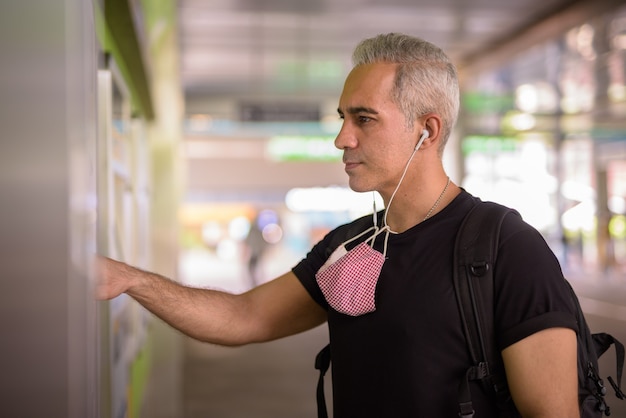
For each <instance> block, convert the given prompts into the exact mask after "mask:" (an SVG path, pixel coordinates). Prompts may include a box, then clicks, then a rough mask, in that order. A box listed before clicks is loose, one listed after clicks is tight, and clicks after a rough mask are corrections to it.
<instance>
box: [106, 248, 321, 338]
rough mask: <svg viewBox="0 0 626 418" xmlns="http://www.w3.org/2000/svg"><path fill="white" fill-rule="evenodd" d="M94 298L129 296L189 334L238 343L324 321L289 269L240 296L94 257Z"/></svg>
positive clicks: (276, 334) (304, 329)
mask: <svg viewBox="0 0 626 418" xmlns="http://www.w3.org/2000/svg"><path fill="white" fill-rule="evenodd" d="M97 274H98V285H97V288H96V297H97V298H98V299H100V300H107V299H112V298H114V297H116V296H119V295H120V294H122V293H126V294H128V295H130V296H131V297H132V298H134V299H135V300H137V301H138V302H139V303H140V304H142V305H143V306H144V307H146V308H147V309H148V310H149V311H151V312H152V313H154V314H155V315H156V316H158V317H159V318H161V319H162V320H164V321H165V322H167V323H168V324H170V325H171V326H172V327H174V328H176V329H178V330H180V331H181V332H183V333H185V334H187V335H188V336H190V337H193V338H196V339H198V340H201V341H206V342H210V343H214V344H220V345H229V346H235V345H243V344H248V343H252V342H261V341H270V340H274V339H277V338H280V337H286V336H289V335H293V334H297V333H299V332H302V331H306V330H308V329H311V328H313V327H315V326H317V325H320V324H322V323H324V322H325V321H326V311H324V309H322V308H321V307H320V306H319V305H318V304H317V303H316V302H315V301H314V300H313V299H312V298H311V296H310V295H309V294H308V292H307V291H306V290H305V288H304V286H302V284H301V283H300V281H299V280H298V279H297V278H296V276H295V275H294V274H293V273H292V272H289V273H286V274H284V275H282V276H280V277H278V278H277V279H275V280H273V281H270V282H268V283H265V284H263V285H261V286H259V287H256V288H254V289H252V290H250V291H248V292H246V293H243V294H241V295H234V294H230V293H226V292H221V291H217V290H209V289H197V288H191V287H186V286H183V285H181V284H179V283H176V282H174V281H172V280H169V279H167V278H165V277H162V276H159V275H157V274H154V273H149V272H145V271H143V270H139V269H137V268H134V267H131V266H129V265H127V264H124V263H120V262H118V261H115V260H111V259H109V258H105V257H98V259H97Z"/></svg>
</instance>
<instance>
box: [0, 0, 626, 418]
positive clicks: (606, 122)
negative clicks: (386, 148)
mask: <svg viewBox="0 0 626 418" xmlns="http://www.w3.org/2000/svg"><path fill="white" fill-rule="evenodd" d="M386 32H404V33H407V34H411V35H416V36H420V37H422V38H425V39H427V40H429V41H431V42H433V43H435V44H437V45H439V46H440V47H442V48H443V49H444V50H445V51H446V52H447V53H448V54H449V55H450V57H451V58H452V60H453V61H454V62H455V63H456V64H457V66H458V70H459V75H460V79H461V91H462V106H461V114H460V118H459V123H458V125H457V127H456V129H455V130H454V132H453V136H452V138H451V139H450V142H449V144H448V146H447V150H446V153H445V155H444V165H445V166H446V169H447V171H448V173H449V174H450V176H451V178H452V180H453V181H455V182H456V183H458V184H461V185H462V186H463V187H464V188H466V189H467V190H468V191H469V192H470V193H473V194H475V195H477V196H480V197H481V198H483V200H493V201H497V202H500V203H503V204H505V205H509V206H512V207H514V208H516V209H517V210H518V211H519V212H521V214H522V215H523V217H524V218H525V219H526V221H527V222H529V223H530V224H532V225H534V226H535V227H536V228H537V229H538V230H539V231H540V232H541V233H542V234H543V235H544V237H545V239H546V240H547V242H548V243H549V245H550V246H551V248H552V249H553V251H554V252H555V254H556V255H557V257H558V258H559V260H560V261H561V264H562V267H563V270H564V272H565V274H566V276H567V277H568V279H569V280H570V281H571V282H572V284H573V285H574V287H575V289H576V290H577V292H578V294H579V296H580V299H581V303H582V305H583V309H584V310H585V311H586V314H587V316H588V320H589V322H590V325H591V327H592V329H593V330H594V331H595V330H602V331H608V332H611V333H613V334H614V335H615V336H618V337H619V338H620V339H621V340H622V341H626V331H625V330H626V327H625V325H626V302H625V301H626V298H625V295H626V118H625V116H626V4H625V3H624V1H623V0H595V1H585V0H578V1H574V0H569V1H567V0H542V1H538V0H516V1H512V0H511V1H496V0H466V1H461V0H446V1H442V0H438V1H434V0H424V1H419V2H411V1H406V0H389V1H385V2H382V1H373V0H345V1H343V2H330V1H327V0H311V1H307V2H303V1H286V0H255V1H251V0H204V1H200V0H180V1H174V0H162V1H159V2H155V1H148V0H93V1H80V0H64V1H58V0H48V1H31V0H25V1H22V2H2V4H1V5H0V34H2V36H0V53H1V58H0V68H1V71H2V73H1V77H0V91H2V99H1V100H0V126H1V129H2V141H1V142H0V162H1V164H0V173H1V175H0V185H1V191H2V194H0V196H1V197H0V202H1V203H0V237H1V239H2V251H1V252H0V254H1V255H0V260H1V261H2V267H3V268H2V269H0V272H2V273H1V274H2V277H1V278H0V286H1V288H0V294H1V295H2V300H1V301H0V302H1V303H0V329H1V330H2V342H1V343H0V347H2V348H1V350H2V351H1V352H0V354H1V356H0V362H1V363H0V364H1V365H2V368H1V369H2V370H3V371H4V373H3V375H4V376H3V377H2V378H1V379H0V385H1V386H0V400H1V401H2V402H0V411H1V412H0V415H3V416H5V415H6V416H7V417H40V416H41V417H43V416H46V417H49V416H59V417H70V418H72V417H81V418H82V417H103V418H104V417H106V418H108V417H115V418H118V417H119V418H122V417H144V418H145V417H150V418H160V417H163V418H165V417H172V418H180V417H182V418H196V417H201V416H202V417H218V418H224V417H231V416H232V417H248V416H249V417H266V416H267V417H274V418H276V417H294V416H315V392H314V391H315V384H316V381H317V376H316V374H315V370H314V368H313V359H314V356H315V354H316V353H317V351H318V350H319V349H321V348H322V347H323V346H324V345H325V343H326V341H327V338H328V336H327V332H326V329H325V328H324V327H320V328H319V329H316V330H313V331H311V332H309V333H306V334H303V335H299V336H295V337H291V338H288V339H286V340H283V341H277V342H274V343H269V344H265V345H260V346H250V347H244V348H237V349H223V348H219V347H214V346H210V345H206V344H200V343H197V342H194V341H191V340H189V339H188V338H186V337H184V336H182V335H180V334H179V333H177V332H175V331H173V330H172V329H170V328H169V327H167V326H166V325H164V324H163V323H162V322H161V321H159V320H157V319H155V318H154V317H153V316H151V315H150V314H149V313H148V312H146V311H145V310H144V309H143V308H141V307H140V306H139V305H138V304H136V303H135V302H134V301H132V300H131V299H130V298H127V297H124V296H122V297H119V298H116V299H115V300H113V301H111V302H102V303H96V302H95V301H94V300H93V298H92V297H91V294H92V290H93V285H94V283H93V271H92V265H91V256H92V255H93V254H94V253H95V252H99V253H101V254H104V255H108V256H110V257H113V258H116V259H119V260H123V261H126V262H128V263H130V264H133V265H136V266H139V267H141V268H144V269H147V270H151V271H155V272H158V273H160V274H163V275H165V276H167V277H171V278H172V279H174V280H178V281H180V282H182V283H185V284H188V285H192V286H199V287H213V288H220V289H224V290H228V291H231V292H237V293H238V292H243V291H245V290H247V289H249V288H250V287H251V286H254V285H256V284H259V283H262V282H264V281H266V280H269V279H271V278H273V277H275V276H277V275H279V274H282V273H283V272H285V271H287V270H289V269H290V268H291V267H292V266H293V265H294V264H295V263H297V262H298V261H299V260H300V259H301V258H302V257H303V256H304V255H305V254H306V252H307V251H308V250H309V249H310V247H311V246H312V245H313V244H314V243H315V242H317V240H319V239H320V238H321V237H323V236H324V234H325V233H326V232H328V231H329V230H330V229H332V228H333V227H335V226H337V225H339V224H341V223H344V222H346V221H349V220H351V219H354V218H355V217H357V216H361V215H363V214H366V213H370V212H371V210H372V195H371V194H357V193H354V192H352V191H350V190H349V188H348V187H347V178H346V175H345V173H344V171H343V166H342V164H341V153H340V152H339V151H338V150H336V149H335V148H334V146H333V140H334V137H335V135H336V134H337V132H338V131H339V128H340V120H339V119H338V116H337V112H336V108H337V100H338V97H339V94H340V93H341V89H342V85H343V81H344V79H345V77H346V75H347V74H348V72H349V71H350V68H351V63H350V57H351V52H352V49H353V48H354V46H355V45H356V44H357V43H358V42H359V41H360V40H361V39H363V38H365V37H370V36H374V35H376V34H378V33H386ZM376 199H377V200H378V198H377V197H376ZM378 207H379V208H381V207H382V202H381V201H378ZM614 359H615V357H614V354H613V352H610V353H608V354H607V355H605V358H603V363H602V374H603V375H604V376H606V375H608V374H611V375H613V376H614V377H615V369H614V365H615V360H614ZM327 386H328V384H327ZM609 392H611V391H610V390H609ZM611 396H613V395H610V398H609V399H610V403H611V406H612V407H613V416H617V417H626V406H625V405H624V404H626V402H623V401H617V400H615V399H614V396H613V397H612V398H611Z"/></svg>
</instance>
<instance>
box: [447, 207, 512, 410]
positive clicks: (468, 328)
mask: <svg viewBox="0 0 626 418" xmlns="http://www.w3.org/2000/svg"><path fill="white" fill-rule="evenodd" d="M509 213H517V212H515V211H514V210H512V209H509V208H507V207H505V206H502V205H499V204H497V203H493V202H482V201H481V202H479V203H478V204H476V205H475V206H474V207H473V208H472V209H471V210H470V211H469V212H468V214H467V215H466V217H465V219H464V220H463V222H462V223H461V227H460V228H459V231H458V233H457V238H456V241H455V247H454V272H453V281H454V288H455V293H456V298H457V303H458V306H459V312H460V316H461V321H462V326H463V332H464V334H465V338H466V339H467V343H468V348H469V352H470V356H471V358H472V362H473V365H472V366H471V367H470V368H468V369H467V371H466V373H465V376H464V378H463V379H461V383H460V384H459V392H458V396H459V398H458V401H459V417H461V418H471V417H473V416H474V408H473V405H472V400H471V394H470V388H469V382H470V381H473V380H479V381H481V382H483V385H484V386H485V387H486V390H488V391H491V393H493V392H494V391H495V393H496V396H497V402H498V404H502V405H505V404H511V402H509V399H510V395H509V392H508V387H507V386H506V378H505V377H504V374H503V373H498V374H496V373H494V372H495V371H496V370H497V368H498V367H499V366H500V367H501V363H502V360H501V358H500V355H499V353H498V352H497V349H496V343H495V337H494V335H495V332H494V306H495V302H494V278H493V273H494V263H495V260H496V256H497V251H498V240H499V237H500V227H501V225H502V221H503V219H504V217H505V216H506V215H507V214H509Z"/></svg>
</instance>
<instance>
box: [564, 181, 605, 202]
mask: <svg viewBox="0 0 626 418" xmlns="http://www.w3.org/2000/svg"><path fill="white" fill-rule="evenodd" d="M561 195H563V197H564V198H566V199H569V200H574V201H577V202H583V201H586V200H591V199H594V198H595V196H596V191H595V190H594V189H593V187H590V186H587V185H585V184H581V183H577V182H575V181H564V182H563V183H562V184H561Z"/></svg>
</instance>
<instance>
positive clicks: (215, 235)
mask: <svg viewBox="0 0 626 418" xmlns="http://www.w3.org/2000/svg"><path fill="white" fill-rule="evenodd" d="M221 238H222V228H221V227H220V224H219V223H217V222H207V223H205V224H204V225H202V240H203V241H204V242H205V243H206V244H207V245H209V246H213V245H217V243H218V242H219V241H220V239H221Z"/></svg>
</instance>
